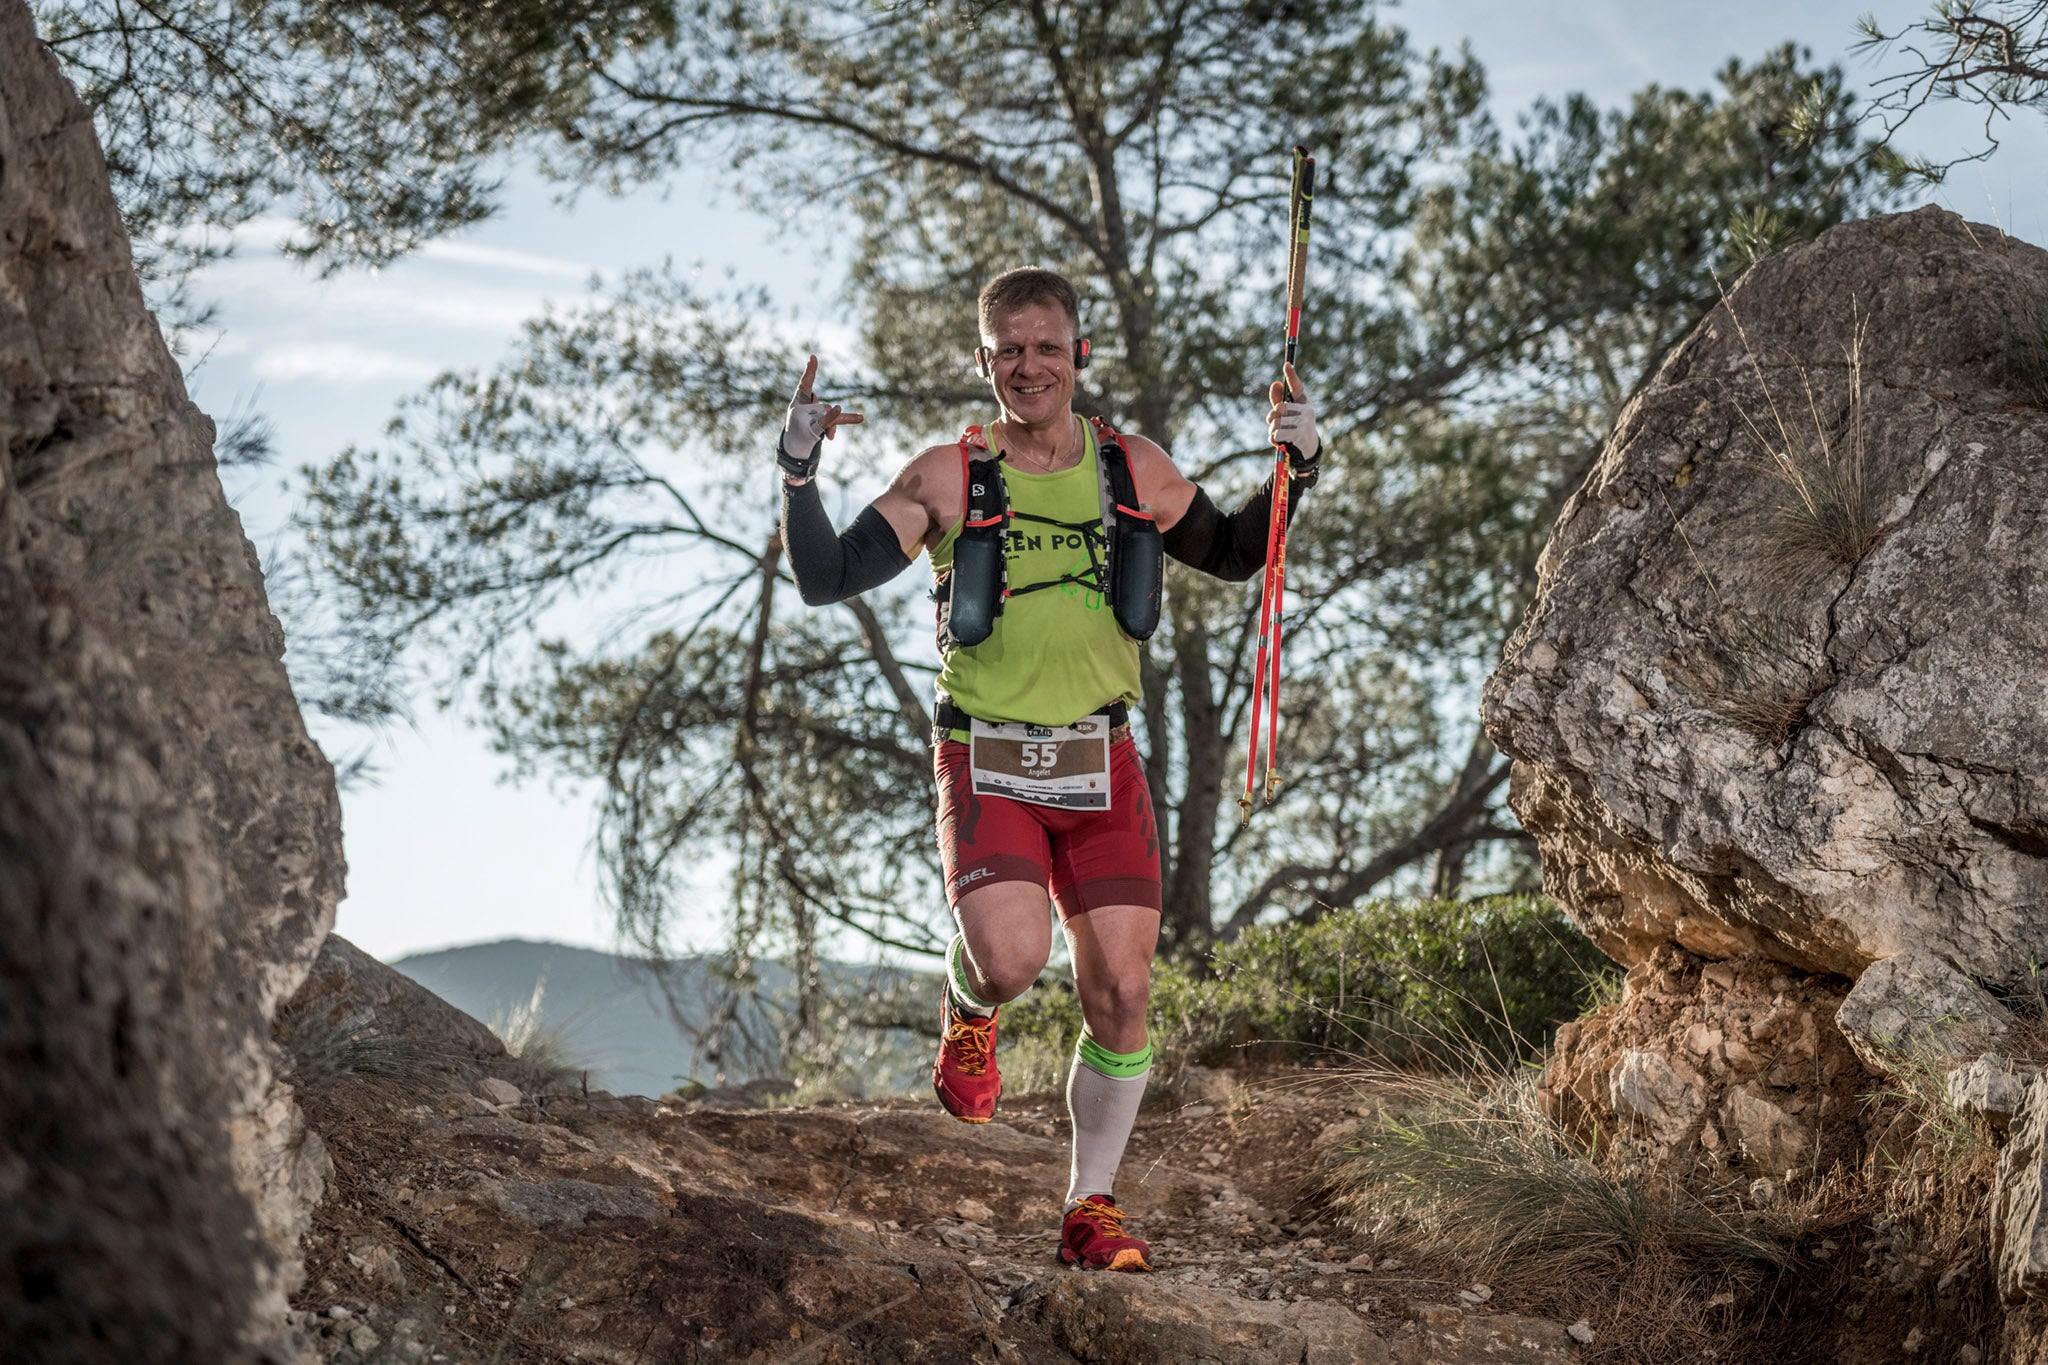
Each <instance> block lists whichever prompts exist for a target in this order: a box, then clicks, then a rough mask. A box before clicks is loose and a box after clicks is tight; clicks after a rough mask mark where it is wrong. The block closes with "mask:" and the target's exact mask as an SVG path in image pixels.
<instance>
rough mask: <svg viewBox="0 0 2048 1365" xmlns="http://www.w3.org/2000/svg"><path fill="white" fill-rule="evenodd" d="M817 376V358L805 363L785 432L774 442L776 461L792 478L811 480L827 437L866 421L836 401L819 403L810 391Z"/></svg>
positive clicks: (790, 405)
mask: <svg viewBox="0 0 2048 1365" xmlns="http://www.w3.org/2000/svg"><path fill="white" fill-rule="evenodd" d="M817 378H818V357H816V356H812V357H811V358H810V360H809V361H808V362H807V363H806V364H805V365H804V377H803V378H802V379H799V380H798V381H797V385H796V393H795V394H794V395H793V396H792V397H791V398H790V400H789V412H788V414H787V415H785V416H784V417H783V419H782V435H781V436H780V437H779V438H778V439H777V441H776V443H775V463H777V464H779V465H781V466H782V472H783V474H784V475H786V476H787V477H789V478H792V479H808V478H810V477H811V476H812V475H813V474H815V473H817V472H818V451H819V447H821V446H822V445H823V444H824V443H825V440H826V438H828V437H830V436H832V435H833V434H834V433H835V432H836V431H837V430H838V429H839V428H840V427H843V426H847V425H850V424H852V423H855V422H862V421H865V420H867V419H866V418H864V417H863V416H862V415H861V414H860V413H857V412H845V411H842V410H841V408H840V406H839V405H838V404H837V403H820V402H819V401H818V400H817V395H816V394H814V393H812V392H811V385H812V384H813V383H815V382H816V381H817Z"/></svg>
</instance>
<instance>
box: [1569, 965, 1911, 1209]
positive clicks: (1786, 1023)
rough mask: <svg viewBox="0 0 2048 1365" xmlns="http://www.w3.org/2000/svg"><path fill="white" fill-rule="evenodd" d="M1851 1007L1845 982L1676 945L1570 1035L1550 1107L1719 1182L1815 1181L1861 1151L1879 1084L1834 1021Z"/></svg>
mask: <svg viewBox="0 0 2048 1365" xmlns="http://www.w3.org/2000/svg"><path fill="white" fill-rule="evenodd" d="M1840 1002H1841V983H1840V980H1839V978H1836V977H1831V976H1807V975H1805V974H1804V973H1790V972H1787V971H1786V969H1785V968H1783V967H1782V966H1780V965H1778V964H1776V963H1772V962H1769V961H1765V960H1763V959H1757V958H1751V959H1746V960H1742V961H1736V962H1710V963H1702V962H1700V961H1699V960H1698V959H1697V958H1694V957H1692V956H1691V955H1690V954H1688V953H1685V952H1682V951H1680V950H1679V949H1677V948H1673V947H1671V946H1669V945H1665V946H1663V947H1660V948H1658V949H1657V950H1656V951H1655V952H1653V953H1652V954H1651V955H1650V957H1649V958H1648V959H1647V960H1645V961H1643V962H1641V963H1638V964H1637V965H1636V966H1635V967H1633V968H1631V969H1630V971H1629V974H1628V980H1627V982H1626V984H1625V986H1624V987H1623V994H1622V999H1621V1001H1620V1002H1619V1003H1618V1004H1616V1005H1611V1006H1608V1007H1607V1008H1604V1009H1601V1010H1599V1011H1597V1012H1596V1013H1593V1014H1590V1015H1587V1016H1586V1017H1584V1018H1582V1019H1575V1020H1573V1021H1572V1022H1570V1023H1568V1024H1566V1025H1565V1026H1564V1027H1563V1028H1561V1029H1560V1030H1558V1034H1557V1043H1556V1046H1555V1047H1554V1048H1553V1049H1552V1052H1551V1056H1550V1060H1549V1062H1548V1064H1547V1065H1546V1066H1545V1068H1544V1073H1543V1078H1542V1083H1541V1090H1540V1093H1541V1094H1542V1097H1543V1102H1544V1108H1545V1110H1546V1111H1547V1112H1548V1113H1549V1114H1550V1115H1551V1117H1553V1118H1555V1119H1556V1120H1558V1121H1559V1122H1560V1123H1562V1124H1564V1125H1565V1126H1566V1127H1567V1128H1568V1129H1570V1130H1572V1131H1573V1132H1575V1133H1577V1134H1579V1135H1580V1136H1582V1137H1587V1138H1591V1137H1594V1136H1596V1135H1598V1136H1599V1137H1601V1138H1602V1139H1604V1138H1605V1137H1606V1136H1607V1135H1609V1134H1618V1135H1619V1136H1621V1137H1622V1138H1623V1139H1624V1140H1626V1141H1629V1142H1631V1143H1633V1144H1634V1145H1635V1146H1636V1148H1637V1149H1638V1150H1639V1151H1641V1153H1642V1154H1643V1155H1644V1156H1646V1157H1647V1158H1649V1159H1650V1160H1651V1161H1653V1162H1654V1163H1656V1164H1657V1165H1658V1166H1660V1167H1662V1168H1664V1169H1667V1170H1675V1171H1679V1172H1682V1173H1685V1174H1688V1175H1700V1176H1704V1177H1706V1178H1707V1179H1708V1181H1709V1183H1713V1182H1715V1181H1717V1180H1719V1181H1727V1180H1736V1179H1739V1180H1742V1181H1747V1180H1749V1179H1751V1178H1754V1177H1759V1176H1761V1177H1768V1178H1770V1179H1773V1180H1779V1179H1782V1178H1784V1177H1785V1175H1786V1173H1787V1172H1795V1173H1798V1175H1797V1178H1801V1179H1803V1178H1805V1177H1807V1176H1817V1175H1819V1174H1820V1173H1822V1172H1823V1171H1825V1170H1827V1169H1828V1168H1829V1167H1830V1166H1832V1165H1834V1164H1836V1163H1838V1162H1842V1161H1853V1160H1854V1159H1856V1158H1857V1156H1858V1155H1859V1154H1860V1153H1859V1149H1858V1147H1857V1141H1856V1131H1857V1121H1858V1115H1859V1114H1860V1113H1861V1112H1862V1110H1863V1109H1864V1108H1865V1107H1866V1104H1865V1097H1866V1096H1868V1095H1869V1094H1870V1093H1871V1092H1872V1091H1873V1090H1875V1089H1877V1088H1878V1085H1877V1082H1876V1079H1875V1078H1874V1077H1873V1076H1872V1075H1871V1074H1870V1073H1869V1072H1868V1071H1866V1070H1865V1069H1864V1068H1863V1066H1862V1065H1861V1064H1860V1062H1859V1060H1858V1058H1857V1056H1856V1054H1855V1053H1854V1052H1853V1051H1851V1049H1850V1046H1849V1044H1848V1042H1847V1040H1846V1039H1844V1037H1843V1036H1842V1034H1841V1032H1840V1031H1839V1029H1837V1027H1836V1026H1835V1015H1836V1013H1837V1010H1838V1009H1839V1008H1840Z"/></svg>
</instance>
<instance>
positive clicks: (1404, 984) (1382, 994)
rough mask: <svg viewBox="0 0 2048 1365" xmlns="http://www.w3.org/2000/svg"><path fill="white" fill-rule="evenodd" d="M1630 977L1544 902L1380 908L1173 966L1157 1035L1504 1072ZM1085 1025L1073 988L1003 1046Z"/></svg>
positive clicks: (1049, 991)
mask: <svg viewBox="0 0 2048 1365" xmlns="http://www.w3.org/2000/svg"><path fill="white" fill-rule="evenodd" d="M1615 971H1616V968H1615V967H1614V964H1613V963H1611V962H1610V961H1608V959H1607V958H1606V957H1604V956H1603V955H1602V954H1601V953H1600V952H1599V950H1598V949H1596V948H1594V947H1593V945H1592V944H1591V943H1590V942H1589V941H1588V940H1587V939H1586V937H1585V936H1584V935H1583V934H1581V933H1580V932H1579V931H1578V930H1577V929H1576V928H1575V927H1573V925H1572V923H1571V922H1570V921H1569V920H1568V919H1566V918H1565V916H1564V914H1563V912H1561V911H1560V910H1559V909H1558V908H1557V907H1556V906H1555V905H1554V904H1552V903H1551V902H1550V901H1547V900H1544V899H1542V898H1540V897H1531V896H1495V897H1486V898H1482V899H1477V900H1469V901H1464V900H1441V901H1439V900H1407V901H1375V902H1372V903H1370V904H1368V905H1363V906H1360V907H1358V908H1357V909H1353V910H1339V911H1332V912H1330V913H1329V914H1326V915H1324V916H1323V917H1322V918H1321V919H1319V920H1317V921H1316V922H1315V923H1313V924H1291V923H1290V924H1276V925H1271V926H1266V927H1260V928H1254V929H1252V930H1250V931H1249V932H1247V933H1246V934H1244V935H1243V936H1242V937H1240V938H1238V939H1237V940H1236V941H1234V942H1232V943H1228V944H1224V945H1221V946H1219V947H1218V948H1217V949H1216V950H1215V951H1214V953H1212V954H1211V956H1210V957H1209V959H1208V960H1207V961H1206V962H1200V963H1186V962H1162V963H1160V964H1158V965H1157V966H1156V967H1155V968H1154V969H1153V973H1152V1009H1151V1023H1152V1038H1153V1042H1154V1045H1155V1046H1156V1047H1157V1048H1158V1049H1159V1050H1160V1051H1161V1052H1162V1053H1164V1054H1168V1055H1171V1056H1175V1057H1180V1058H1189V1059H1199V1060H1207V1061H1211V1062H1214V1061H1218V1060H1221V1059H1223V1058H1224V1057H1226V1056H1228V1055H1229V1054H1230V1053H1231V1051H1232V1050H1233V1049H1239V1048H1248V1049H1252V1050H1254V1051H1256V1052H1257V1053H1258V1054H1259V1055H1261V1056H1265V1057H1278V1058H1293V1059H1300V1058H1304V1057H1311V1056H1314V1055H1317V1054H1319V1053H1330V1052H1334V1053H1342V1054H1349V1055H1354V1056H1368V1057H1373V1058H1376V1059H1379V1060H1383V1061H1392V1062H1404V1063H1405V1062H1413V1061H1424V1060H1433V1061H1438V1062H1447V1063H1454V1064H1470V1063H1474V1062H1477V1063H1481V1064H1492V1065H1505V1064H1507V1063H1510V1062H1513V1061H1516V1060H1520V1059H1525V1058H1532V1057H1534V1056H1536V1055H1537V1054H1538V1053H1539V1052H1541V1050H1542V1049H1543V1047H1544V1045H1545V1044H1547V1043H1548V1042H1549V1040H1550V1038H1551V1036H1552V1035H1553V1034H1554V1033H1555V1032H1556V1031H1557V1026H1558V1025H1559V1024H1561V1023H1563V1022H1565V1021H1566V1020H1569V1019H1572V1018H1575V1017H1577V1015H1578V1014H1579V1013H1581V1011H1582V1008H1583V1006H1584V1005H1585V1004H1586V1003H1587V1001H1588V1000H1589V999H1590V998H1591V997H1592V996H1593V995H1594V994H1595V993H1596V992H1597V991H1598V990H1599V989H1600V988H1601V983H1602V979H1603V978H1604V977H1606V976H1610V975H1612V974H1613V973H1614V972H1615ZM1080 1026H1081V1020H1080V1011H1079V1009H1078V1008H1077V1007H1076V1005H1075V1002H1074V998H1073V990H1072V987H1070V986H1066V985H1064V984H1061V983H1051V984H1046V985H1041V986H1040V987H1039V988H1038V989H1036V990H1034V991H1032V992H1031V993H1030V994H1028V995H1026V996H1025V997H1024V998H1023V999H1021V1000H1018V1001H1016V1002H1015V1003H1013V1004H1011V1005H1008V1006H1006V1007H1005V1008H1004V1010H1003V1030H1004V1048H1005V1050H1006V1051H1007V1050H1008V1049H1009V1048H1011V1047H1014V1046H1017V1045H1018V1044H1019V1043H1021V1042H1023V1041H1025V1040H1032V1041H1033V1042H1034V1043H1035V1044H1037V1045H1038V1046H1039V1047H1041V1048H1044V1047H1051V1048H1056V1049H1061V1050H1064V1049H1071V1048H1072V1046H1073V1043H1074V1038H1075V1036H1076V1034H1077V1033H1078V1032H1079V1030H1080Z"/></svg>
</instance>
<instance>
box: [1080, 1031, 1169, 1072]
mask: <svg viewBox="0 0 2048 1365" xmlns="http://www.w3.org/2000/svg"><path fill="white" fill-rule="evenodd" d="M1074 1060H1075V1061H1076V1062H1078V1063H1080V1064H1081V1065H1082V1066H1085V1067H1087V1068H1088V1069H1089V1070H1090V1071H1099V1072H1101V1073H1102V1074H1103V1075H1105V1076H1110V1077H1114V1078H1116V1079H1118V1080H1123V1079H1127V1078H1129V1077H1132V1076H1142V1075H1144V1074H1145V1073H1146V1072H1147V1071H1150V1070H1151V1069H1152V1044H1151V1043H1150V1041H1147V1042H1146V1044H1145V1046H1143V1047H1141V1048H1139V1049H1138V1050H1137V1051H1136V1052H1111V1051H1110V1050H1109V1049H1108V1048H1106V1047H1104V1046H1103V1045H1102V1044H1100V1043H1098V1042H1096V1041H1095V1040H1094V1039H1093V1038H1090V1037H1089V1036H1088V1035H1087V1034H1085V1033H1084V1034H1082V1035H1081V1045H1080V1046H1079V1047H1077V1048H1075V1049H1074Z"/></svg>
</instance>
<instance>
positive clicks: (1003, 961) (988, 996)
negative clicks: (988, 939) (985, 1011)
mask: <svg viewBox="0 0 2048 1365" xmlns="http://www.w3.org/2000/svg"><path fill="white" fill-rule="evenodd" d="M967 956H968V959H969V960H970V961H972V962H973V963H974V974H975V975H976V976H977V977H979V978H981V985H982V987H984V989H983V990H977V991H976V992H975V994H977V995H979V996H981V998H982V999H984V1000H986V1001H988V1003H989V1004H991V1005H1001V1004H1006V1003H1007V1002H1009V1001H1011V1000H1015V999H1016V998H1017V997H1018V996H1020V995H1022V994H1024V992H1026V991H1028V990H1030V989H1031V987H1032V986H1033V985H1034V984H1035V983H1036V982H1037V980H1038V974H1039V973H1040V972H1042V971H1044V970H1045V959H1044V958H1043V957H1040V958H1037V959H1036V960H1035V961H1034V960H1033V954H1032V953H1030V952H1029V951H1024V952H1018V951H1016V950H1013V949H1012V950H1005V949H1001V948H995V949H990V950H988V951H986V952H981V953H977V952H975V951H974V948H973V945H971V944H970V945H969V946H968V950H967Z"/></svg>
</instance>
